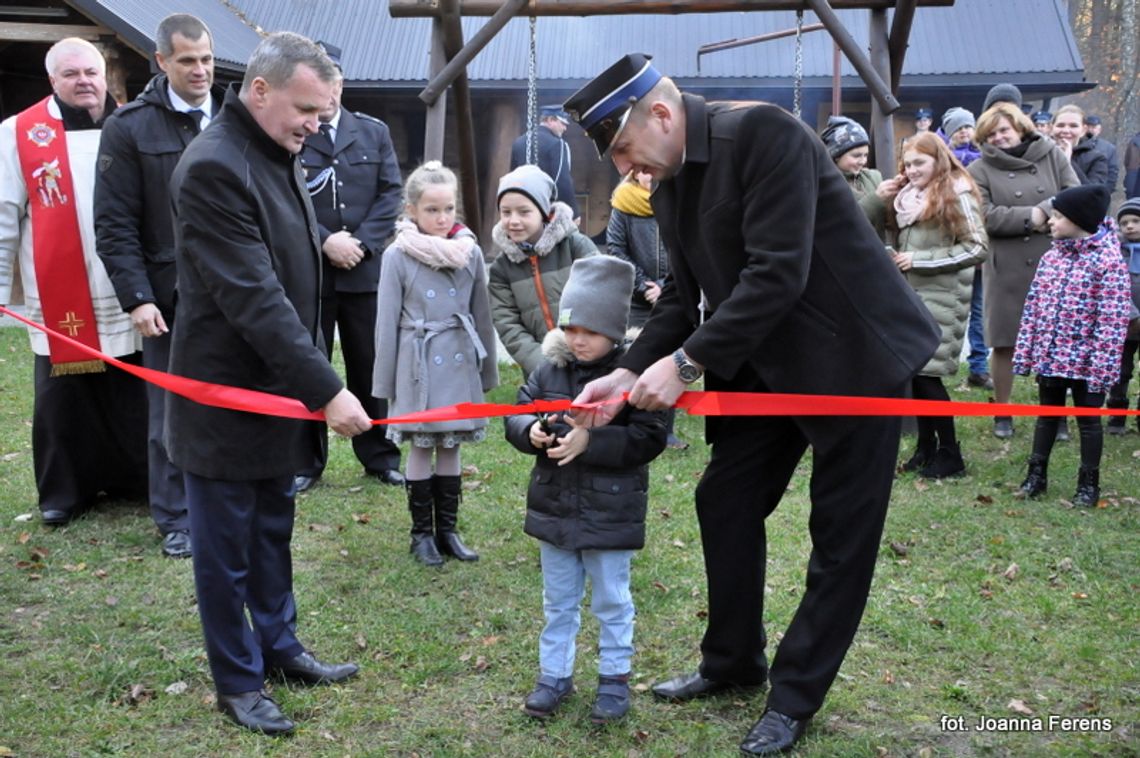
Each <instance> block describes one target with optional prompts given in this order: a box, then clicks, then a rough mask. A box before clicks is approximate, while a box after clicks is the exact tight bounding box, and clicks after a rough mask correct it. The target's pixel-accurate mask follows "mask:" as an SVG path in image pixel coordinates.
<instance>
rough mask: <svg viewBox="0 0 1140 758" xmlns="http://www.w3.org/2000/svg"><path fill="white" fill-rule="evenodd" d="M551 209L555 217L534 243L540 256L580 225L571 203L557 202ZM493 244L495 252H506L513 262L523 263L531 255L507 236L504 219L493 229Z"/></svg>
mask: <svg viewBox="0 0 1140 758" xmlns="http://www.w3.org/2000/svg"><path fill="white" fill-rule="evenodd" d="M551 210H552V211H553V213H554V218H552V219H551V220H550V221H549V222H548V223H547V224H546V227H545V228H544V229H543V230H542V236H541V237H539V238H538V242H536V243H534V254H535V255H538V256H543V255H546V254H547V253H549V252H550V251H551V250H553V249H554V248H555V246H556V245H557V244H558V243H559V242H561V241H562V240H564V239H566V238H567V237H569V236H570V235H571V234H573V233H574V232H576V231H578V225H577V224H575V223H574V212H573V211H572V210H570V206H569V205H567V204H566V203H561V202H555V203H554V204H553V205H552V206H551ZM491 244H492V249H493V250H494V252H495V254H498V253H503V254H505V255H506V256H507V260H509V261H511V262H512V263H522V262H523V261H525V260H526V259H527V258H529V257H530V254H529V253H526V252H524V251H523V250H522V249H521V248H520V247H519V246H518V245H517V244H516V243H514V242H512V241H511V240H510V238H509V237H507V233H506V231H505V230H504V229H503V222H502V221H500V222H499V223H497V224H495V226H494V228H493V229H491Z"/></svg>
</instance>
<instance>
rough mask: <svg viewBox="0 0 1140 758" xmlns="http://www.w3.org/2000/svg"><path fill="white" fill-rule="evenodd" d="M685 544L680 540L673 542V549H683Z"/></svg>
mask: <svg viewBox="0 0 1140 758" xmlns="http://www.w3.org/2000/svg"><path fill="white" fill-rule="evenodd" d="M684 546H685V543H684V542H682V541H681V540H673V547H684Z"/></svg>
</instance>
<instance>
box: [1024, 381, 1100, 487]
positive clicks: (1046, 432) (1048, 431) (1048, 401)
mask: <svg viewBox="0 0 1140 758" xmlns="http://www.w3.org/2000/svg"><path fill="white" fill-rule="evenodd" d="M1066 390H1072V391H1073V406H1074V407H1076V408H1100V407H1101V406H1102V405H1104V393H1103V392H1089V386H1088V384H1087V383H1086V382H1085V381H1084V380H1083V379H1062V378H1060V377H1056V376H1039V377H1037V393H1038V397H1039V398H1040V400H1041V405H1064V404H1065V392H1066ZM1061 418H1062V417H1061V416H1038V417H1037V428H1036V429H1034V431H1033V454H1034V455H1035V456H1040V457H1041V458H1044V459H1045V460H1049V453H1051V452H1052V451H1053V441H1054V440H1055V439H1056V438H1057V427H1058V426H1060V425H1061ZM1077 427H1078V428H1079V429H1080V432H1081V466H1082V467H1083V468H1100V454H1101V451H1102V450H1103V449H1104V427H1103V426H1102V425H1101V422H1100V416H1077Z"/></svg>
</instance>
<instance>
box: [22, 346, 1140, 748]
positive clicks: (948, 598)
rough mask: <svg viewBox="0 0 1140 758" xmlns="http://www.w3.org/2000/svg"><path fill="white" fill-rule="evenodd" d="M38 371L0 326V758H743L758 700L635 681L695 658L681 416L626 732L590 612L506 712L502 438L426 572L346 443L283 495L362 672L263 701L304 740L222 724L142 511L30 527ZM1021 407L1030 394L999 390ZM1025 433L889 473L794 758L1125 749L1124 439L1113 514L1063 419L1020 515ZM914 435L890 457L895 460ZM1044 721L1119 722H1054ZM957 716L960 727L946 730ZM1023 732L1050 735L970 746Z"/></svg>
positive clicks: (516, 575)
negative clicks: (1029, 724) (859, 609)
mask: <svg viewBox="0 0 1140 758" xmlns="http://www.w3.org/2000/svg"><path fill="white" fill-rule="evenodd" d="M31 375H32V370H31V354H30V351H29V350H28V346H27V338H26V336H25V334H24V331H23V330H22V329H0V756H8V755H18V756H45V757H47V756H53V757H54V756H97V755H131V756H155V755H167V756H261V755H280V756H389V755H391V756H625V757H627V758H632V757H635V756H676V755H694V756H706V755H709V756H720V755H723V756H732V755H737V754H738V751H737V744H738V742H739V740H740V738H741V737H742V736H743V735H744V733H745V732H746V731H747V729H748V728H749V726H750V725H751V724H752V722H753V721H754V720H755V718H756V717H757V716H758V715H759V714H760V712H761V710H762V709H763V705H764V695H763V694H755V695H747V696H727V697H720V698H714V699H711V700H708V701H703V702H696V703H691V704H687V705H670V704H664V703H658V702H655V701H654V699H653V698H652V696H651V694H650V693H649V691H648V687H649V685H650V684H652V683H653V682H654V681H657V680H658V679H662V678H665V677H666V676H668V675H671V674H674V673H680V672H682V671H686V670H690V669H693V668H694V667H695V666H696V664H697V663H698V654H697V646H698V643H699V641H700V636H701V633H702V631H703V629H704V620H703V617H704V608H705V585H704V572H703V564H702V558H701V552H700V542H699V535H698V530H697V525H696V519H695V516H694V513H693V507H692V493H693V488H694V486H695V484H696V481H697V479H698V477H699V476H700V474H701V470H702V468H703V466H704V464H705V462H706V460H707V449H706V448H705V446H704V445H703V444H700V442H699V440H700V439H701V422H700V420H698V419H692V418H689V417H687V416H684V414H681V415H679V417H678V424H679V432H680V434H681V435H682V436H684V437H685V438H686V439H688V440H690V441H691V442H693V443H694V444H692V445H691V447H690V448H689V449H688V450H686V451H672V450H670V451H666V452H665V453H664V454H663V455H662V456H661V458H660V459H658V460H657V461H656V462H655V463H654V464H653V470H652V494H651V501H650V518H649V530H648V546H647V547H646V549H645V550H644V551H642V552H640V553H639V554H638V556H637V558H636V559H635V562H634V572H633V585H634V587H633V590H634V598H635V600H636V602H637V606H638V624H637V632H636V636H635V643H636V645H637V649H638V652H637V655H636V657H635V659H634V680H635V685H636V689H637V694H636V697H635V699H634V707H633V711H632V712H631V714H630V716H629V717H628V718H627V719H626V720H625V721H624V722H623V723H621V724H618V725H614V726H611V727H608V728H605V729H598V728H594V727H592V726H590V724H589V722H588V720H587V718H586V716H587V714H588V712H589V708H590V704H591V701H592V697H593V688H594V683H595V681H596V666H595V656H594V654H593V651H594V648H595V645H596V640H597V626H596V623H594V622H593V619H592V618H591V617H590V616H589V614H588V613H586V614H585V615H584V622H583V629H582V633H581V635H580V637H579V641H580V643H581V645H580V648H579V652H580V654H579V656H578V667H577V682H578V685H579V693H578V694H577V695H576V696H574V697H572V698H571V699H570V700H569V701H568V703H567V705H566V706H565V707H564V709H563V710H562V711H561V712H560V713H559V714H558V715H557V716H556V717H554V718H553V719H551V720H550V721H548V722H546V723H541V724H540V723H535V722H534V721H532V720H530V719H528V718H527V717H525V716H524V715H523V714H522V713H521V711H520V709H519V708H520V705H521V701H522V698H523V696H524V695H525V694H526V693H527V692H528V691H529V689H530V686H531V684H532V683H533V680H534V677H535V675H536V666H537V663H536V661H537V653H536V646H537V637H538V633H539V631H540V629H541V625H542V611H541V577H540V572H539V565H538V548H537V545H536V543H535V541H534V540H532V539H531V538H529V537H527V536H526V535H524V534H523V532H522V517H523V511H524V492H525V481H526V478H527V473H528V471H529V468H530V461H529V459H527V458H525V457H523V456H521V455H519V454H517V453H515V452H514V450H513V449H512V448H510V447H509V446H508V445H507V443H506V442H505V441H504V440H503V438H502V428H501V426H502V425H501V422H499V421H495V422H492V427H491V433H490V434H489V435H488V436H489V439H488V441H487V442H484V443H482V444H478V445H471V446H468V447H465V448H464V463H465V464H466V465H468V466H469V467H471V468H470V470H469V472H468V476H467V477H466V479H465V486H466V487H467V488H468V491H467V492H466V495H465V497H466V501H465V503H464V507H463V509H462V510H461V511H460V526H461V531H462V533H463V535H464V537H465V539H466V541H467V543H468V544H469V545H471V546H472V547H474V548H476V549H477V550H479V552H480V553H481V555H482V560H481V561H479V562H478V563H476V564H459V563H457V562H453V561H449V562H448V563H447V565H446V566H445V567H444V568H442V569H440V570H430V569H425V568H422V567H420V566H418V565H417V564H415V563H414V562H413V561H412V559H411V557H410V556H409V555H408V535H407V532H408V527H409V519H408V515H407V509H406V506H405V501H404V495H403V493H402V492H401V491H400V490H397V489H395V488H391V487H386V486H383V485H381V484H379V483H378V482H376V481H375V480H369V479H365V478H364V477H363V476H362V474H361V471H360V468H359V466H358V464H357V463H356V461H355V459H354V458H353V456H352V453H351V448H350V446H349V443H348V442H346V441H345V440H341V439H334V440H333V441H332V442H331V444H330V456H331V458H330V464H329V467H328V470H327V471H326V473H325V477H324V479H323V480H322V483H321V484H320V485H319V486H318V487H316V488H315V489H314V490H312V491H311V492H310V493H307V494H305V495H303V496H301V497H300V498H299V500H298V507H297V525H296V532H295V536H294V539H293V547H294V564H295V573H296V590H297V599H298V605H299V611H300V624H299V626H300V634H301V637H302V639H303V640H305V641H307V642H308V643H309V644H311V645H312V646H313V648H314V649H315V651H316V652H317V653H318V655H320V656H322V657H327V658H328V659H330V660H343V659H353V660H356V661H358V662H359V663H360V664H361V666H362V672H361V675H360V676H359V677H358V678H357V679H355V680H353V681H351V682H350V683H348V684H346V685H343V686H337V687H327V688H315V689H302V688H298V687H291V686H290V687H286V686H283V685H277V686H275V687H273V688H272V689H273V693H274V696H275V697H276V698H278V699H279V702H280V703H281V704H282V706H283V708H284V710H285V712H286V713H287V714H289V715H290V716H292V717H293V718H294V719H295V720H296V721H297V722H298V730H297V733H296V734H295V735H294V736H292V737H290V738H284V739H276V740H275V739H271V738H266V737H260V736H257V735H254V734H249V733H246V732H244V731H242V730H240V729H238V728H237V727H235V726H233V725H231V724H230V723H229V722H228V721H226V720H225V719H224V718H223V717H222V716H221V715H220V714H218V713H216V712H215V711H214V710H213V689H212V686H211V682H210V679H209V675H208V671H207V666H206V660H205V655H204V652H203V649H202V641H201V632H200V627H199V623H198V617H197V613H196V608H195V598H194V586H193V579H192V576H191V565H190V562H189V561H175V560H169V559H164V558H163V557H162V556H161V555H160V551H159V542H160V540H159V535H158V533H157V531H156V530H155V528H154V526H153V524H152V522H151V520H150V516H149V514H148V512H147V509H146V506H145V504H143V503H123V502H109V503H105V504H102V505H101V506H100V507H99V508H97V509H96V510H95V511H94V512H92V513H90V514H89V515H87V516H86V517H84V518H82V519H80V520H78V521H76V522H74V523H72V524H71V525H69V526H67V527H64V528H61V529H57V530H51V529H47V528H45V527H43V526H41V525H40V524H39V521H38V518H32V519H31V520H21V516H22V514H35V513H37V508H36V491H35V484H34V481H33V476H32V451H31V415H32V396H31ZM504 376H505V377H508V381H509V382H510V383H509V384H508V385H507V386H504V387H502V388H500V389H499V390H497V391H496V392H495V393H493V394H492V396H491V397H490V398H489V399H491V400H493V401H497V402H510V401H512V400H513V397H514V390H515V388H514V386H513V382H514V380H515V377H516V376H517V369H509V370H504ZM952 393H953V394H954V395H955V397H957V398H963V399H972V400H979V399H983V397H984V396H983V393H982V392H981V391H980V390H976V389H974V390H968V389H966V388H965V387H961V388H954V389H952ZM1032 398H1033V395H1032V392H1031V385H1030V384H1029V383H1028V382H1026V381H1019V383H1018V386H1017V390H1016V396H1015V399H1016V400H1018V401H1020V402H1032ZM1031 424H1032V421H1031V420H1022V421H1019V422H1018V428H1017V434H1016V435H1015V436H1014V438H1013V439H1012V440H1008V441H1001V440H997V439H995V438H994V437H992V436H991V435H990V433H989V430H990V422H989V420H988V419H964V420H962V421H961V422H960V424H959V433H960V435H961V438H962V448H963V452H964V455H965V456H966V460H967V465H968V467H969V468H968V475H967V476H966V477H964V478H961V479H956V480H952V481H946V482H942V483H929V482H923V481H921V480H917V479H915V478H913V477H912V476H911V475H907V476H904V477H901V478H900V479H899V480H898V481H897V484H896V486H895V490H894V496H893V499H892V503H891V510H890V514H889V516H888V519H887V526H886V531H885V533H884V535H883V542H882V549H881V551H880V554H879V565H878V569H877V573H876V577H875V584H874V588H873V590H872V594H871V599H870V603H869V605H868V608H867V612H866V614H865V616H864V619H863V624H862V627H861V628H860V631H859V634H858V636H857V637H856V640H855V644H854V645H853V647H852V648H851V651H850V653H849V654H848V656H847V659H846V661H845V663H844V665H843V668H842V670H841V672H840V675H839V679H838V680H837V681H836V683H835V685H834V687H833V688H832V690H831V694H830V696H829V697H828V700H827V702H826V704H825V705H824V707H823V710H822V711H820V713H819V714H817V716H816V718H815V720H814V722H813V725H812V727H811V728H810V730H809V732H808V736H807V737H806V739H805V741H804V743H803V747H802V748H801V749H800V750H799V751H798V753H797V755H801V756H820V757H825V756H826V757H828V758H830V757H834V756H977V755H985V756H1007V755H1008V756H1066V757H1067V756H1093V755H1095V756H1128V755H1132V756H1135V755H1140V735H1138V734H1137V729H1138V724H1137V721H1138V715H1140V675H1138V673H1137V672H1138V667H1140V613H1138V610H1140V600H1138V597H1140V592H1138V590H1140V570H1138V565H1140V558H1138V556H1140V508H1138V503H1140V501H1138V500H1137V496H1140V487H1138V484H1140V475H1138V471H1140V461H1138V460H1137V458H1138V457H1140V436H1138V435H1137V434H1136V433H1135V431H1133V432H1132V433H1130V434H1129V435H1127V436H1124V437H1106V440H1105V456H1104V461H1103V463H1102V489H1103V498H1104V499H1103V500H1102V502H1101V505H1100V507H1098V508H1096V509H1092V510H1077V509H1074V508H1072V507H1070V506H1069V505H1068V504H1067V503H1066V502H1065V501H1064V500H1062V498H1067V497H1069V496H1071V494H1072V491H1073V488H1074V487H1075V484H1076V467H1077V445H1078V443H1077V441H1076V429H1075V425H1074V428H1073V432H1074V440H1073V441H1072V442H1069V443H1061V444H1059V445H1058V446H1057V449H1056V451H1055V453H1054V456H1053V460H1052V466H1051V469H1050V475H1051V481H1050V484H1051V488H1050V493H1049V496H1048V497H1046V498H1044V499H1042V500H1040V501H1038V502H1024V501H1019V500H1015V499H1014V498H1013V497H1012V491H1013V490H1014V489H1015V487H1016V485H1017V484H1018V483H1019V482H1020V480H1021V478H1022V476H1023V475H1024V464H1025V459H1026V455H1027V452H1028V448H1029V444H1030V436H1031ZM1130 424H1131V422H1130ZM1131 426H1132V429H1133V430H1134V429H1135V425H1134V424H1131ZM912 444H913V441H912V440H911V439H909V438H908V439H904V440H903V454H904V455H909V452H910V448H911V446H912ZM809 471H810V458H805V460H804V461H803V463H802V464H801V466H800V469H799V472H798V473H797V475H796V477H795V478H794V479H793V481H792V484H791V486H790V488H789V491H788V494H787V496H786V497H785V499H784V502H783V504H782V506H781V507H780V508H779V509H778V510H777V511H776V513H775V514H774V515H773V516H772V517H771V519H770V520H769V527H768V533H769V537H770V545H769V557H768V563H769V572H768V600H767V604H766V607H765V611H764V612H765V621H766V623H767V624H768V628H769V634H770V636H771V637H773V639H774V640H775V639H779V636H780V634H781V633H782V631H783V629H784V628H785V627H786V625H787V623H788V621H789V620H790V618H791V614H792V613H793V612H794V610H795V607H796V604H797V603H798V601H799V598H800V594H801V592H802V590H803V581H804V570H805V566H806V560H807V554H808V551H809V547H810V546H809V544H808V542H807V527H806V522H807V516H808V504H807V481H808V474H809ZM770 652H771V651H770ZM1022 714H1024V715H1022ZM1051 714H1052V715H1055V716H1061V717H1088V718H1099V719H1104V720H1109V721H1111V728H1110V729H1108V730H1107V731H1099V730H1086V731H1065V730H1063V729H1062V728H1060V727H1061V725H1057V724H1054V725H1053V726H1054V728H1052V729H1050V728H1049V727H1050V724H1049V717H1050V715H1051ZM943 717H946V720H944V719H943ZM959 717H960V718H961V719H962V723H960V724H957V725H958V726H960V727H961V728H960V729H958V730H950V729H946V728H943V727H944V726H947V725H951V723H950V722H957V720H958V719H959ZM1015 717H1020V718H1026V719H1031V718H1034V717H1038V718H1041V719H1042V720H1043V721H1044V724H1043V728H1042V729H1041V730H1033V731H1014V732H1010V731H1000V730H992V729H991V730H976V729H975V726H976V725H977V723H978V721H979V719H981V718H991V719H1005V718H1015Z"/></svg>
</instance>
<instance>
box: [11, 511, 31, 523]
mask: <svg viewBox="0 0 1140 758" xmlns="http://www.w3.org/2000/svg"><path fill="white" fill-rule="evenodd" d="M12 520H13V521H15V522H17V523H23V522H25V521H31V520H32V514H30V513H21V514H20V515H19V516H16V518H14V519H12Z"/></svg>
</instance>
